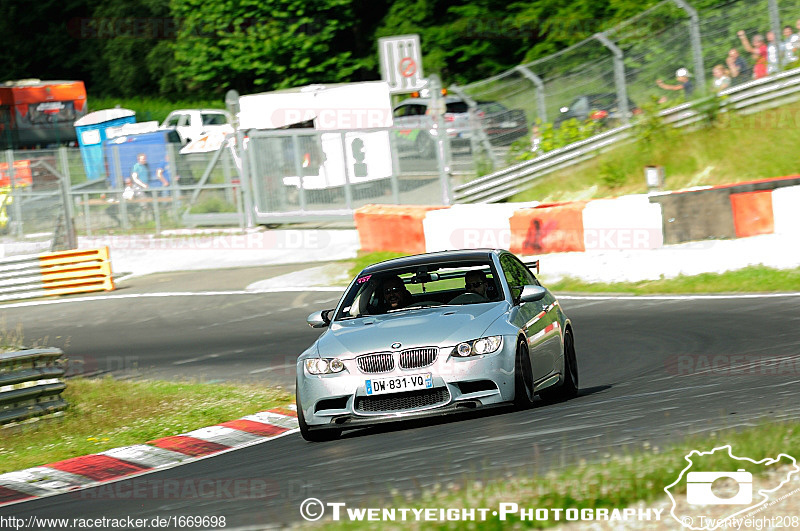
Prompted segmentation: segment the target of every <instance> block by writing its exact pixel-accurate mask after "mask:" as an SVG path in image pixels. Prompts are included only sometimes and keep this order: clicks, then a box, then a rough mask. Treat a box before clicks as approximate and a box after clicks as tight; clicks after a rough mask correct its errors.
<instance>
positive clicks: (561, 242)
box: [509, 201, 586, 255]
mask: <svg viewBox="0 0 800 531" xmlns="http://www.w3.org/2000/svg"><path fill="white" fill-rule="evenodd" d="M585 206H586V201H574V202H571V203H554V204H547V205H539V206H537V207H535V208H523V209H520V210H517V211H516V212H514V215H512V216H511V219H510V220H509V225H510V228H511V246H510V249H509V250H510V251H511V252H512V253H516V254H522V255H531V254H541V253H561V252H568V251H579V252H583V251H585V250H586V249H585V248H584V244H583V209H584V207H585Z"/></svg>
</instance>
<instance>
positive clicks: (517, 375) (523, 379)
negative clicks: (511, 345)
mask: <svg viewBox="0 0 800 531" xmlns="http://www.w3.org/2000/svg"><path fill="white" fill-rule="evenodd" d="M532 404H533V369H532V367H531V357H530V356H529V355H528V345H527V344H525V341H523V340H522V339H520V340H519V343H518V344H517V357H516V362H515V364H514V405H515V406H516V407H517V408H519V409H527V408H529V407H531V405H532Z"/></svg>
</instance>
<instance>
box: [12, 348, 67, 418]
mask: <svg viewBox="0 0 800 531" xmlns="http://www.w3.org/2000/svg"><path fill="white" fill-rule="evenodd" d="M63 354H64V353H63V352H62V351H61V349H57V348H32V349H26V350H18V351H14V352H5V353H0V425H2V424H8V423H9V422H20V421H23V420H26V419H29V418H31V417H38V416H42V415H49V414H51V413H55V412H57V411H61V410H63V409H66V407H67V402H66V401H65V400H64V399H63V398H62V397H61V392H62V391H63V390H64V389H66V387H67V384H66V383H64V381H63V380H62V379H61V378H62V377H63V376H64V371H65V370H66V369H65V366H64V360H63V359H62V355H63Z"/></svg>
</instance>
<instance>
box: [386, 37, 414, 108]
mask: <svg viewBox="0 0 800 531" xmlns="http://www.w3.org/2000/svg"><path fill="white" fill-rule="evenodd" d="M378 54H379V56H380V60H381V77H382V78H383V80H384V81H386V82H387V83H388V84H389V91H390V92H391V93H392V94H399V93H403V92H414V91H415V90H420V89H421V88H422V87H424V86H425V78H424V76H423V73H422V54H421V53H420V47H419V35H397V36H395V37H383V38H381V39H378Z"/></svg>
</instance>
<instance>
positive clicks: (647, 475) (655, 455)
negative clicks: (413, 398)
mask: <svg viewBox="0 0 800 531" xmlns="http://www.w3.org/2000/svg"><path fill="white" fill-rule="evenodd" d="M531 444H532V445H535V444H536V442H535V441H531ZM726 444H730V445H731V447H732V453H733V454H734V455H736V456H746V457H750V458H752V459H755V460H760V459H763V458H766V457H772V458H774V457H777V456H778V455H780V454H782V453H784V454H788V455H791V456H797V455H799V454H800V424H799V423H786V424H774V423H772V424H763V425H760V426H757V427H753V428H749V429H746V430H741V431H733V430H722V431H718V432H711V433H710V434H708V435H706V436H703V437H691V438H687V439H685V440H684V441H682V442H680V443H676V444H671V445H670V446H669V447H667V448H659V447H657V446H654V445H652V444H651V443H648V442H646V441H642V442H638V443H636V444H635V445H631V446H628V447H626V448H624V449H622V450H617V451H614V452H613V453H611V452H609V453H608V454H606V455H603V456H600V457H599V458H598V459H596V460H593V462H591V463H590V462H586V461H584V460H580V461H578V462H561V463H553V464H552V465H553V468H554V470H552V471H550V472H548V473H546V474H543V475H537V474H533V473H529V474H525V473H522V474H514V475H511V474H509V475H506V477H504V478H502V479H490V480H484V479H483V478H478V477H471V478H467V477H465V478H463V479H462V481H460V482H458V483H453V484H448V485H436V486H434V488H432V489H429V490H428V491H425V492H418V491H414V492H395V495H394V497H393V499H391V500H388V501H387V500H378V499H376V500H373V501H371V502H367V503H364V504H359V506H356V505H353V506H350V504H348V507H350V508H358V507H377V508H384V507H385V508H392V507H394V508H417V509H421V508H436V509H438V508H444V509H461V508H464V509H470V508H474V509H480V508H488V509H489V511H488V513H486V521H480V520H479V518H480V516H479V513H477V512H476V517H475V519H476V520H479V521H473V522H433V521H427V522H426V521H423V522H420V523H416V522H414V521H413V517H411V518H410V519H411V521H410V522H409V521H405V522H403V521H401V520H400V518H399V517H398V518H397V520H396V521H395V522H391V521H388V522H387V521H383V522H380V523H376V522H352V521H349V519H348V517H347V513H346V511H345V509H342V514H343V516H342V517H341V520H340V521H339V522H331V521H330V520H328V521H326V522H323V523H322V527H324V528H325V529H353V528H356V529H373V528H375V526H376V525H378V526H380V528H381V529H409V528H411V529H498V530H499V529H509V528H513V529H518V528H545V527H553V526H555V525H560V524H565V523H568V522H565V519H564V517H563V516H562V518H561V520H560V521H555V519H554V517H553V519H552V520H547V521H544V520H542V521H536V520H535V519H534V520H533V521H531V520H527V519H526V520H525V521H522V520H521V519H520V516H519V513H518V512H517V513H516V515H512V514H508V515H506V517H505V520H500V517H499V515H493V514H492V512H493V511H499V508H500V504H503V503H515V504H517V505H518V506H519V507H520V508H525V509H531V508H532V509H537V508H538V509H545V508H546V509H559V508H560V509H567V508H576V509H584V508H586V509H599V508H606V509H609V510H613V509H614V508H619V509H623V508H625V507H629V506H632V505H634V504H636V503H637V502H645V504H646V503H647V502H652V501H654V500H661V499H663V498H664V497H665V496H666V495H665V493H664V487H667V486H668V485H670V484H672V483H673V482H674V481H675V480H676V479H677V478H678V476H679V474H680V472H681V470H683V469H684V468H685V467H686V466H687V462H686V461H685V460H684V457H685V456H686V455H687V454H688V453H689V452H690V451H692V450H696V449H699V450H700V451H710V450H712V449H713V448H716V447H720V446H724V445H726ZM720 453H724V452H716V453H715V454H714V456H713V457H710V458H709V460H708V461H704V462H703V463H704V464H705V465H708V466H709V470H724V469H725V467H726V466H729V465H730V462H729V461H728V460H726V459H725V458H724V456H720V455H719V454H720ZM533 465H534V464H533V463H532V464H531V467H533ZM714 467H717V468H714ZM494 472H495V477H496V475H497V474H496V472H497V471H494ZM792 488H793V487H790V488H789V489H788V490H792ZM684 492H685V489H684V490H683V491H681V490H678V491H677V493H678V494H680V493H684ZM422 500H424V501H422ZM328 501H330V502H346V501H347V500H328ZM330 514H331V510H330V509H328V510H327V511H326V515H328V516H329V515H330ZM398 514H399V513H398ZM436 514H438V511H436ZM549 514H551V515H552V514H554V512H553V511H550V512H549ZM661 522H662V523H664V524H666V528H667V529H677V528H680V525H679V524H678V523H677V522H675V521H674V520H672V518H671V517H670V515H669V510H664V511H663V512H662V513H661ZM588 523H590V522H588ZM654 523H655V522H654ZM672 524H674V525H672ZM618 527H619V528H624V527H625V522H618Z"/></svg>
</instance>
